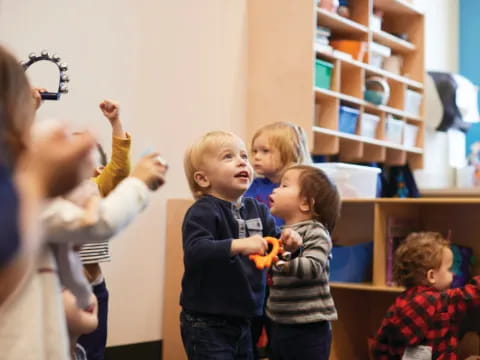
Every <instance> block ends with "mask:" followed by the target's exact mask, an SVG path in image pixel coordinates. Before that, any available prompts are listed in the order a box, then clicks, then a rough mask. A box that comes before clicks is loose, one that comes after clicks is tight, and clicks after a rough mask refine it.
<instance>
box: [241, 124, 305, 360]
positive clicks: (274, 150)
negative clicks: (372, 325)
mask: <svg viewBox="0 0 480 360" xmlns="http://www.w3.org/2000/svg"><path fill="white" fill-rule="evenodd" d="M251 154H252V160H253V161H252V163H253V168H254V170H255V173H256V175H257V176H258V177H257V178H255V180H253V182H252V185H251V186H250V188H249V189H248V190H247V192H246V193H245V197H251V198H254V199H256V200H258V201H259V202H261V203H262V204H265V205H266V206H268V207H270V200H269V197H270V194H271V193H272V191H273V190H274V189H275V188H277V187H278V185H279V183H280V178H281V176H282V174H283V172H284V171H285V170H286V169H287V168H288V167H290V166H292V165H298V164H310V163H311V157H310V155H309V150H308V146H307V137H306V135H305V131H304V130H303V129H302V128H301V127H300V126H298V125H294V124H291V123H288V122H275V123H272V124H269V125H265V126H263V127H262V128H260V129H259V130H257V132H256V133H255V134H254V135H253V138H252V143H251ZM274 219H275V223H276V224H277V225H278V226H282V225H283V224H284V222H283V220H282V219H280V218H279V217H277V216H274ZM269 282H270V280H269ZM267 296H268V288H267ZM262 329H263V332H264V334H267V333H268V332H269V324H268V319H267V318H266V317H265V316H264V315H262V316H260V317H258V318H255V319H252V339H253V344H254V350H255V358H259V357H260V352H261V351H263V352H264V353H265V355H268V336H264V337H263V344H262V345H259V348H258V349H257V346H256V345H257V344H258V343H259V342H260V341H259V338H260V335H261V333H262ZM262 346H263V348H262Z"/></svg>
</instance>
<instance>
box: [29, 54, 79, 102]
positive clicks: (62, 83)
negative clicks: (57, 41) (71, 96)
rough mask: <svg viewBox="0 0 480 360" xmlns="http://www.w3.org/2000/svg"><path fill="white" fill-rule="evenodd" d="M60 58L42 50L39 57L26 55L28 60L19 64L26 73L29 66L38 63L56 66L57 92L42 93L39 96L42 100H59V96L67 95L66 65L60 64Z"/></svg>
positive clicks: (67, 78)
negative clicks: (48, 62)
mask: <svg viewBox="0 0 480 360" xmlns="http://www.w3.org/2000/svg"><path fill="white" fill-rule="evenodd" d="M60 60H61V59H60V56H58V55H57V54H52V53H50V52H48V51H47V50H43V51H42V52H41V53H40V55H37V54H35V53H31V54H30V55H28V60H24V61H22V62H21V65H22V66H23V68H24V70H25V71H26V70H27V69H28V68H29V67H30V66H32V65H33V64H35V63H36V62H38V61H51V62H53V63H54V64H55V65H57V67H58V70H59V73H60V78H59V82H58V90H57V92H42V93H40V96H41V97H42V100H59V99H60V95H61V94H66V93H68V86H67V83H68V82H69V81H70V78H69V77H68V75H67V70H68V65H67V64H66V63H64V62H60Z"/></svg>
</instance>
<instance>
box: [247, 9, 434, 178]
mask: <svg viewBox="0 0 480 360" xmlns="http://www.w3.org/2000/svg"><path fill="white" fill-rule="evenodd" d="M314 3H315V2H314ZM349 4H350V5H349V10H350V14H349V17H348V18H346V17H342V16H340V15H338V14H336V13H333V12H330V11H328V10H326V9H322V8H320V7H317V5H315V4H313V3H312V2H309V1H305V2H292V1H291V0H262V1H254V0H251V1H249V11H248V12H249V35H248V48H249V54H251V55H250V56H249V59H248V82H249V86H248V99H247V103H248V106H247V130H248V139H247V141H248V140H250V138H251V136H252V135H253V133H254V132H255V131H256V130H257V129H258V128H259V127H261V126H263V125H266V124H269V123H271V122H273V121H287V122H294V123H295V124H297V125H300V126H302V127H303V128H304V129H305V131H306V134H307V137H308V143H309V146H310V149H311V152H312V153H314V154H316V155H340V159H344V160H345V161H346V160H347V159H348V160H349V161H356V162H370V161H373V160H374V159H375V160H376V161H377V162H380V163H384V164H387V165H405V164H406V163H408V164H409V165H410V167H411V168H412V169H418V168H422V167H423V147H424V133H425V123H424V121H423V119H424V108H425V104H424V101H423V98H424V91H425V64H424V61H425V60H424V57H425V54H424V45H425V44H424V23H425V21H424V16H423V14H422V13H421V12H419V11H417V9H416V8H415V7H414V6H412V5H410V4H409V3H408V1H407V0H355V1H351V2H350V3H349ZM375 7H376V8H379V9H381V10H383V11H384V16H383V20H382V23H381V30H380V28H379V29H376V30H375V29H373V28H372V24H373V23H374V22H373V21H372V19H373V9H374V8H375ZM285 24H288V26H285ZM318 26H322V27H325V28H328V29H329V31H324V32H323V33H324V34H325V37H324V38H323V39H320V40H319V41H317V42H316V40H318V39H317V35H318V34H320V35H318V36H322V35H321V32H320V33H317V31H316V29H317V27H318ZM328 34H330V35H329V36H327V35H328ZM393 34H396V35H393ZM397 35H398V36H397ZM403 38H405V39H406V40H403ZM339 40H354V41H360V42H363V43H364V44H363V48H364V50H365V54H364V56H362V57H361V58H359V57H358V56H360V55H359V54H358V53H357V54H355V53H352V54H350V55H351V57H350V56H349V54H345V53H342V52H340V51H339V47H340V48H341V47H342V46H346V48H345V47H344V48H343V49H344V51H349V50H348V49H353V48H354V47H355V44H348V43H344V44H341V43H338V42H337V43H332V41H339ZM327 42H328V44H329V45H327ZM374 42H375V43H377V42H378V43H379V44H383V45H388V46H389V47H390V49H391V54H392V56H398V57H399V58H396V59H392V60H391V61H390V63H389V64H388V66H386V65H385V66H384V64H379V63H378V61H376V58H375V56H374V50H375V46H374V45H372V44H373V43H374ZM357 45H359V46H358V48H359V49H360V48H362V46H360V44H357ZM333 46H336V47H337V49H332V47H333ZM349 46H350V47H349ZM280 54H281V55H280ZM315 59H319V60H322V61H326V62H328V63H330V64H331V65H332V67H331V68H330V67H327V65H325V67H324V68H323V70H320V71H323V73H324V74H328V73H330V81H328V79H327V80H325V79H324V80H323V83H322V88H319V87H316V85H315V78H316V76H315V71H316V70H315V67H316V66H315V65H314V62H315ZM396 65H397V66H396ZM319 66H320V65H319ZM384 67H385V68H384ZM327 69H328V70H327ZM326 76H327V77H328V75H326ZM372 76H375V77H379V78H381V79H383V80H385V81H386V82H387V83H388V84H389V85H390V90H391V91H390V93H391V95H390V98H389V100H388V102H387V103H386V104H385V105H381V106H378V105H374V104H372V103H368V102H367V101H365V100H364V91H365V84H366V80H367V79H368V78H370V77H372ZM320 83H321V82H317V84H320ZM407 90H411V91H415V92H417V93H418V94H420V95H421V96H422V102H421V104H420V108H419V111H418V113H417V112H415V113H412V114H411V113H408V112H407V111H406V109H408V108H409V107H411V106H407V104H406V103H407V99H410V98H411V96H409V97H407V95H406V94H407ZM312 95H313V96H312ZM312 100H313V101H312ZM341 106H349V107H352V108H355V109H357V110H359V115H360V116H359V117H358V119H357V129H356V131H354V132H353V134H352V135H353V136H350V137H347V136H344V135H338V134H335V135H332V133H331V132H329V130H331V131H338V130H339V128H340V123H341V121H340V116H339V115H340V107H341ZM365 114H370V115H376V116H379V121H378V126H379V128H378V127H377V129H376V130H375V134H372V132H370V133H368V130H367V129H368V128H367V127H368V125H369V124H367V127H365V126H364V125H365V124H366V122H367V121H370V123H371V122H372V121H375V119H374V118H373V117H369V116H368V115H367V116H364V115H365ZM392 118H393V119H392ZM372 119H373V120H372ZM395 119H396V120H400V121H403V122H404V123H409V124H411V125H415V126H417V127H418V131H417V138H416V139H415V140H414V142H413V144H412V142H411V141H410V142H409V141H407V140H409V139H410V138H409V137H406V136H404V135H403V134H404V130H401V131H402V133H401V137H402V139H401V140H398V139H395V137H394V136H393V135H392V134H393V133H392V131H389V129H392V128H393V127H394V126H395V125H397V126H400V127H401V125H398V123H396V122H395V121H392V120H395ZM342 120H343V119H342ZM364 121H365V122H364ZM342 125H343V121H342ZM373 126H374V125H373ZM318 128H324V129H326V131H323V133H322V131H321V130H319V129H318ZM404 128H406V129H407V130H408V131H413V130H412V128H411V127H404ZM361 134H364V135H365V134H368V135H369V136H370V138H371V141H365V139H364V137H363V136H361V137H359V135H361ZM389 139H390V140H392V142H390V141H389ZM393 140H395V142H393ZM403 144H408V147H404V146H403ZM410 145H413V146H410Z"/></svg>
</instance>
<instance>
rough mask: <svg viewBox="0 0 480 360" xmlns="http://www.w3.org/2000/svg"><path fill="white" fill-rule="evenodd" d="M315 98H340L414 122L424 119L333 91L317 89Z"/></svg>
mask: <svg viewBox="0 0 480 360" xmlns="http://www.w3.org/2000/svg"><path fill="white" fill-rule="evenodd" d="M315 96H316V98H317V99H325V98H328V97H334V98H338V99H340V100H342V101H345V102H347V103H352V104H357V105H362V106H365V108H367V109H370V110H377V111H383V112H385V113H388V114H392V115H397V116H399V117H404V118H407V119H410V120H413V121H418V122H422V121H423V119H422V118H421V117H419V116H415V115H412V114H409V113H407V112H405V111H402V110H399V109H395V108H393V107H390V106H385V105H375V104H372V103H369V102H368V101H365V100H363V99H360V98H358V97H355V96H350V95H346V94H342V93H340V92H336V91H332V90H327V89H320V88H315Z"/></svg>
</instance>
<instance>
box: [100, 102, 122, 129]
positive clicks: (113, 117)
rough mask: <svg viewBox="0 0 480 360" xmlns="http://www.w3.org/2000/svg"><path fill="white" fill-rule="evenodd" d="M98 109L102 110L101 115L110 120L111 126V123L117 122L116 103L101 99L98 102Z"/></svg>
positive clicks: (117, 108) (118, 113)
mask: <svg viewBox="0 0 480 360" xmlns="http://www.w3.org/2000/svg"><path fill="white" fill-rule="evenodd" d="M100 110H102V112H103V115H105V117H106V118H107V119H108V121H110V123H111V124H112V126H113V123H115V122H117V121H118V120H119V119H120V117H119V115H120V110H119V106H118V103H117V102H115V101H112V100H103V101H102V102H101V103H100Z"/></svg>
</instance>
